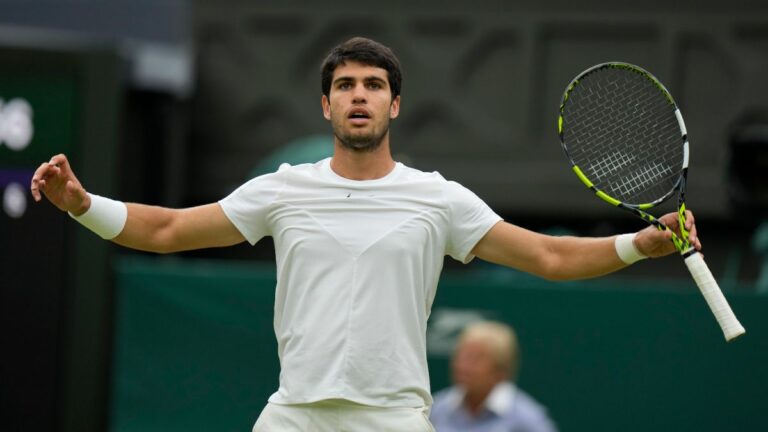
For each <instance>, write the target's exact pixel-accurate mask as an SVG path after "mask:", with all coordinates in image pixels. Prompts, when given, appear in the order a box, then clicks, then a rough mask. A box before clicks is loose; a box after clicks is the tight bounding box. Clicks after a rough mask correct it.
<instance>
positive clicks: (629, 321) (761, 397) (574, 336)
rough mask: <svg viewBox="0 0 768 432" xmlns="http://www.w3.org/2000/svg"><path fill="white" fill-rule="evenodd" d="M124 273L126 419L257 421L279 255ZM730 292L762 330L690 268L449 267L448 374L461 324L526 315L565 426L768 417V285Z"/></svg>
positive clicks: (526, 332)
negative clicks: (687, 275) (584, 277)
mask: <svg viewBox="0 0 768 432" xmlns="http://www.w3.org/2000/svg"><path fill="white" fill-rule="evenodd" d="M116 275H117V289H118V292H117V303H116V305H117V311H116V335H115V355H114V365H113V366H114V378H113V389H112V412H111V414H112V420H111V425H112V428H111V429H112V430H114V431H151V430H164V431H172V430H184V431H194V430H200V431H203V430H206V431H208V430H217V431H227V430H233V431H234V430H248V428H250V427H251V426H252V424H253V422H254V421H255V419H256V417H257V416H258V414H259V412H260V410H261V408H262V407H263V406H264V404H265V402H266V399H267V397H268V396H269V395H270V394H271V393H272V392H273V391H274V390H275V389H276V388H277V375H278V362H277V354H276V343H275V339H274V336H273V333H272V307H273V304H272V303H273V300H274V292H273V287H274V282H275V280H274V269H273V267H272V265H270V264H251V263H223V262H213V261H189V260H179V259H174V258H171V259H168V260H159V261H158V260H147V259H125V260H121V261H119V262H118V264H117V266H116ZM728 297H729V300H730V301H731V303H732V305H733V308H734V310H735V312H736V313H737V314H738V316H739V318H740V319H741V321H742V323H743V324H744V326H745V327H746V328H747V331H748V333H747V335H746V336H745V337H743V338H741V339H739V340H736V341H735V342H733V343H730V344H726V343H725V341H724V339H723V337H722V334H721V333H720V330H719V328H718V327H717V325H716V323H715V321H714V318H713V317H712V316H711V314H710V312H709V310H708V309H707V306H706V304H705V303H704V300H703V299H702V298H701V296H700V295H699V294H698V292H697V291H696V288H695V286H694V285H693V283H691V282H690V281H688V280H681V281H676V280H660V281H654V280H645V281H638V280H627V279H626V278H620V277H612V278H607V279H601V280H598V281H593V282H590V283H585V282H582V283H548V282H544V281H542V280H539V279H535V278H532V277H528V276H524V275H520V274H519V273H516V272H507V271H499V272H490V273H489V272H487V271H473V270H471V269H470V270H469V271H468V272H460V273H453V272H449V273H446V274H444V276H443V279H442V282H441V285H440V288H439V290H438V296H437V299H436V301H435V306H434V308H433V315H432V318H431V319H430V334H429V341H430V367H431V376H432V383H433V389H435V390H436V389H440V388H442V387H444V386H446V385H447V384H448V379H447V378H448V371H447V356H446V351H445V346H444V345H445V342H446V341H449V340H450V339H451V338H452V337H453V336H454V335H455V331H456V330H458V328H454V327H452V325H454V324H456V323H459V322H461V321H462V320H468V319H471V318H473V317H476V316H484V317H490V318H495V319H501V320H504V321H506V322H508V323H510V324H512V325H514V326H515V327H516V328H517V331H518V334H519V338H520V342H521V345H522V349H523V366H522V371H521V376H520V384H521V386H522V387H524V388H525V389H526V390H528V391H529V392H531V393H532V394H533V395H534V396H535V397H537V398H538V399H539V400H541V401H542V402H543V403H545V404H546V405H547V406H548V407H549V409H550V410H551V413H552V415H553V417H554V418H555V419H556V421H557V422H558V423H559V425H560V426H561V428H562V430H564V431H596V430H622V431H648V430H690V431H693V430H695V431H723V430H733V431H735V430H764V429H765V428H766V427H768V421H766V416H765V414H764V413H765V406H766V404H767V403H768V389H767V388H766V383H768V371H766V368H765V364H766V361H768V341H767V340H766V338H765V334H766V332H768V319H767V318H766V316H765V314H764V313H762V311H764V310H766V309H768V297H761V296H756V295H743V294H742V295H729V296H728ZM441 344H442V345H441Z"/></svg>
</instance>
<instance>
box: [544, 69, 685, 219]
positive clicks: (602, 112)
mask: <svg viewBox="0 0 768 432" xmlns="http://www.w3.org/2000/svg"><path fill="white" fill-rule="evenodd" d="M558 135H559V136H560V144H561V145H562V147H563V150H564V152H565V154H566V156H567V157H568V159H569V161H570V163H571V165H572V167H573V170H574V172H575V173H576V175H577V176H578V177H579V179H581V181H582V182H583V183H584V184H585V185H587V186H588V187H589V188H590V189H592V190H593V191H594V192H595V193H596V194H597V195H598V196H599V197H600V198H602V199H603V200H605V201H607V202H609V203H610V204H613V205H616V206H619V205H623V206H626V207H632V208H637V209H647V208H650V207H653V206H655V205H658V204H660V203H662V202H664V201H665V200H666V199H668V198H669V197H670V196H672V194H673V193H674V192H675V191H676V190H678V188H679V187H681V186H682V185H683V183H684V179H685V175H686V170H687V168H688V140H687V132H686V130H685V124H684V122H683V118H682V115H681V114H680V110H679V109H678V107H677V104H676V103H675V101H674V99H673V98H672V95H671V94H670V93H669V91H668V90H667V89H666V88H665V87H664V85H663V84H662V83H661V82H660V81H659V80H658V79H656V77H654V76H653V75H652V74H651V73H650V72H648V71H646V70H645V69H643V68H641V67H639V66H636V65H633V64H630V63H625V62H606V63H601V64H598V65H595V66H592V67H590V68H589V69H587V70H585V71H583V72H581V73H580V74H579V75H578V76H576V77H575V78H574V79H573V80H572V81H571V82H570V83H569V84H568V86H567V87H566V89H565V92H564V93H563V98H562V101H561V104H560V115H559V118H558Z"/></svg>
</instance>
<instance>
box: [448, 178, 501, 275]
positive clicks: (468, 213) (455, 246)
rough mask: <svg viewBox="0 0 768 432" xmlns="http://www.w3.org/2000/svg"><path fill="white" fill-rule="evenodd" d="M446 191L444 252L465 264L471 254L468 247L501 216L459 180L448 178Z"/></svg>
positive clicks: (472, 257) (481, 236) (471, 257)
mask: <svg viewBox="0 0 768 432" xmlns="http://www.w3.org/2000/svg"><path fill="white" fill-rule="evenodd" d="M446 195H447V199H448V206H449V210H450V225H449V226H450V229H449V233H448V242H447V246H448V247H447V250H446V253H447V254H448V255H450V256H451V257H452V258H454V259H455V260H457V261H461V262H462V263H464V264H466V263H468V262H470V261H472V260H473V259H474V258H475V256H474V255H472V249H474V247H475V245H476V244H477V242H479V241H480V239H482V238H483V236H484V235H485V234H486V233H487V232H488V231H489V230H490V229H491V228H492V227H493V226H494V225H496V224H497V223H498V222H499V221H501V220H502V219H501V217H500V216H499V215H497V214H496V212H494V211H493V210H491V208H490V207H489V206H488V204H486V203H485V202H484V201H483V200H481V199H480V198H479V197H478V196H477V195H475V194H474V193H473V192H472V191H470V190H469V189H467V188H465V187H464V186H462V185H460V184H459V183H456V182H453V181H449V182H448V186H447V194H446Z"/></svg>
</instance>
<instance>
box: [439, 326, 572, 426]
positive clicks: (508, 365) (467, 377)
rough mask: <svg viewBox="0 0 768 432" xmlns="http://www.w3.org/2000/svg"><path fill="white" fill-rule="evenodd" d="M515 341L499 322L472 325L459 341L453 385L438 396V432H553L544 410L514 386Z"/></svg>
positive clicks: (507, 329)
mask: <svg viewBox="0 0 768 432" xmlns="http://www.w3.org/2000/svg"><path fill="white" fill-rule="evenodd" d="M519 358H520V356H519V351H518V345H517V336H516V335H515V332H514V330H513V329H512V328H511V327H510V326H508V325H506V324H502V323H498V322H490V321H488V322H479V323H475V324H471V325H469V326H468V327H467V328H466V329H464V331H463V332H462V334H461V336H459V341H458V343H457V345H456V350H455V351H454V355H453V359H452V363H451V370H452V379H453V382H454V385H453V386H452V387H449V388H447V389H444V390H442V391H440V392H438V393H437V394H435V397H434V399H435V402H434V405H433V407H432V414H431V420H432V423H433V424H434V426H435V428H437V432H452V431H456V432H553V431H556V430H557V427H556V426H555V423H554V422H553V421H552V420H551V419H550V418H549V415H548V414H547V410H546V408H545V407H544V406H542V405H541V404H539V403H538V402H537V401H535V400H534V399H533V398H532V397H531V396H530V395H528V394H527V393H525V392H524V391H522V390H520V389H519V388H518V387H517V386H516V385H515V384H514V379H515V378H516V376H517V370H518V366H519Z"/></svg>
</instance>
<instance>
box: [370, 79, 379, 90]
mask: <svg viewBox="0 0 768 432" xmlns="http://www.w3.org/2000/svg"><path fill="white" fill-rule="evenodd" d="M368 88H369V89H371V90H380V89H381V88H382V85H381V83H379V82H375V81H374V82H369V83H368Z"/></svg>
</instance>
